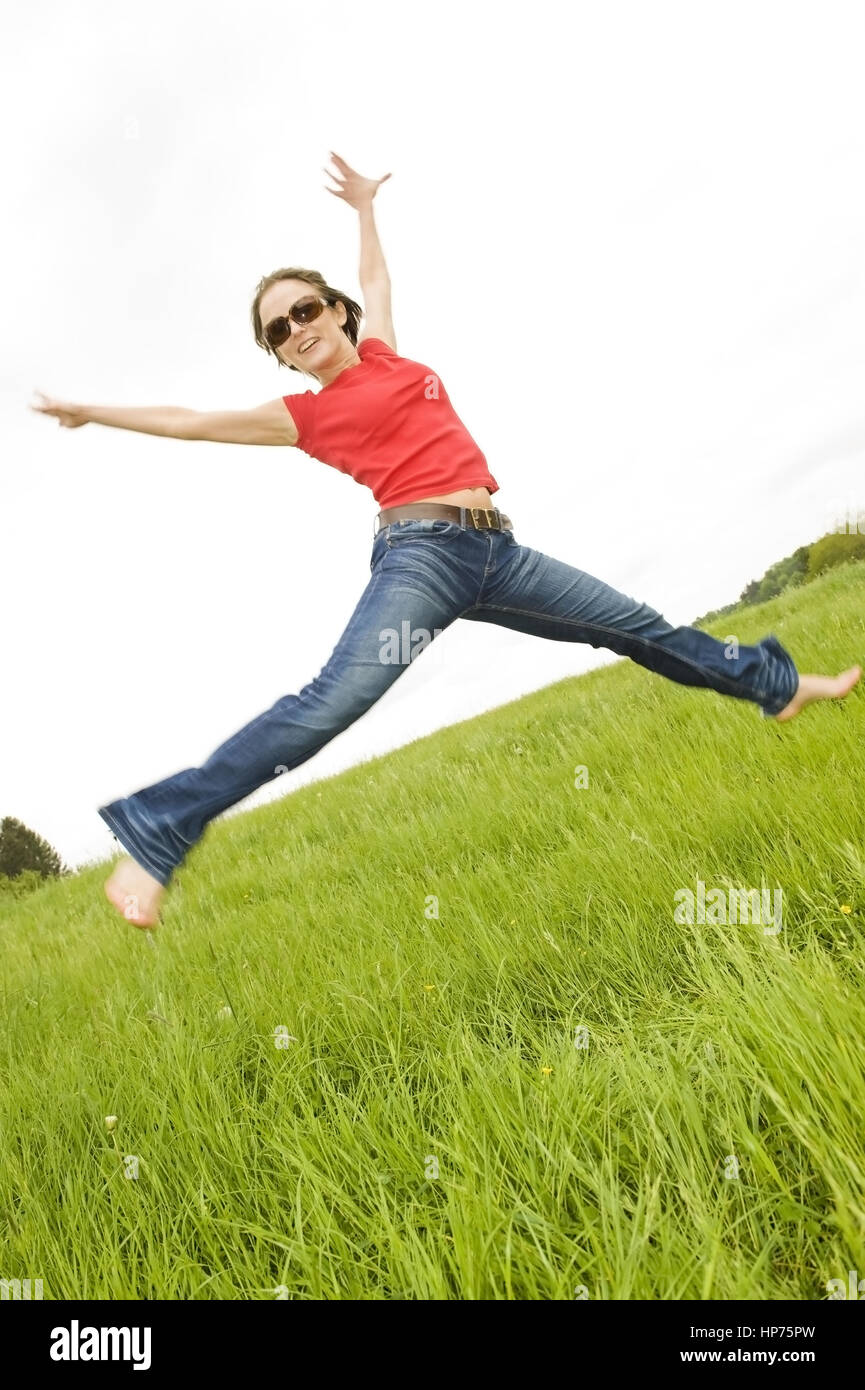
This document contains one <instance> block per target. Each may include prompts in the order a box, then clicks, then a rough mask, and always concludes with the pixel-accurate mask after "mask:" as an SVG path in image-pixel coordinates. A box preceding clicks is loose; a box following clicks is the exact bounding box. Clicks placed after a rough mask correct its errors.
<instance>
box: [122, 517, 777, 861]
mask: <svg viewBox="0 0 865 1390" xmlns="http://www.w3.org/2000/svg"><path fill="white" fill-rule="evenodd" d="M370 571H371V573H370V579H369V583H368V584H367V586H366V588H365V590H364V592H363V594H362V595H361V598H360V601H359V603H358V605H357V607H356V608H355V610H354V613H353V614H352V616H351V618H350V619H349V623H348V626H347V628H346V629H345V632H344V633H343V634H342V636H341V637H340V639H339V641H338V642H337V644H336V647H335V648H334V650H333V653H332V654H331V656H330V658H329V659H328V661H327V663H326V664H325V666H324V667H323V669H322V670H321V671H320V672H319V674H318V675H317V676H316V677H315V679H314V680H312V681H310V682H309V684H308V685H305V686H304V687H303V689H302V690H301V691H300V692H299V694H297V695H283V696H282V698H281V699H279V700H277V701H276V704H274V705H272V706H271V708H270V709H269V710H265V712H264V713H263V714H260V715H259V716H258V717H257V718H256V719H253V720H252V721H251V722H250V723H249V724H247V725H246V726H245V727H244V728H242V729H241V730H240V731H239V732H238V733H236V734H234V735H233V736H232V737H231V738H229V739H228V740H227V741H226V742H225V743H223V744H222V745H221V746H220V747H219V748H217V749H216V751H215V752H214V753H212V754H211V755H210V757H209V758H208V759H207V761H206V762H205V763H203V764H202V766H201V767H189V768H186V769H185V770H184V771H183V772H177V773H175V774H174V775H173V776H172V777H166V778H165V779H164V780H163V781H161V782H156V783H154V784H153V786H150V787H145V788H144V789H143V790H142V791H138V792H135V793H134V794H133V795H131V796H127V797H125V798H123V799H121V800H119V801H112V802H111V803H110V804H109V805H107V806H101V807H99V815H100V816H101V817H102V819H103V820H104V821H105V822H106V824H107V825H108V826H109V827H110V828H111V830H112V831H113V832H114V834H115V835H116V836H117V838H118V840H119V841H120V843H121V844H122V845H123V846H124V848H125V849H126V850H128V852H129V854H131V856H132V857H133V859H136V860H137V861H138V863H139V864H141V865H143V867H144V868H145V869H146V870H147V871H148V872H149V873H151V874H152V875H153V876H154V878H156V879H158V880H159V882H160V883H162V884H167V883H168V881H169V878H170V877H171V874H172V871H173V870H174V869H175V868H176V867H177V865H178V864H180V863H181V861H182V860H183V858H184V857H185V855H186V854H187V853H188V851H189V849H190V848H191V846H192V845H194V844H195V843H196V841H197V840H198V839H199V838H200V837H201V835H202V834H203V832H204V828H205V826H206V825H207V824H208V822H209V821H211V820H212V819H213V818H214V817H215V816H218V815H219V814H220V813H221V812H222V811H225V810H227V809H228V808H229V807H230V806H233V805H234V803H235V802H237V801H241V800H242V799H243V798H244V797H246V796H249V795H250V794H251V793H252V792H254V791H255V790H256V788H258V787H261V786H263V785H264V784H265V783H266V782H272V781H273V780H274V779H275V778H276V777H278V776H280V775H281V773H282V772H285V771H288V770H289V769H290V768H294V767H299V766H300V765H301V763H305V762H306V761H307V759H308V758H311V757H313V756H314V754H316V753H317V752H318V751H319V749H321V748H324V746H325V744H327V743H329V742H330V740H331V739H332V738H335V737H336V735H337V734H339V733H341V732H342V731H343V730H344V729H347V728H348V727H349V725H350V724H353V723H354V721H355V720H356V719H360V717H361V715H362V714H365V713H366V711H367V710H368V709H369V708H370V707H371V706H372V705H374V704H375V702H376V700H378V699H380V698H381V696H382V695H383V694H384V692H385V691H386V690H387V689H388V688H389V687H390V686H391V685H392V684H393V682H394V681H395V680H397V678H398V677H399V676H400V675H401V674H402V672H403V671H404V670H405V669H406V666H407V665H408V664H409V662H410V660H412V659H415V658H416V657H417V655H418V654H419V653H420V652H421V651H422V650H423V648H424V646H425V645H427V643H428V642H429V641H432V640H433V639H434V637H435V635H436V634H437V633H438V632H441V631H443V630H444V629H445V628H447V627H448V626H449V625H450V624H451V623H452V622H453V621H454V620H455V619H456V618H467V619H470V620H471V621H474V622H482V623H498V624H500V625H501V626H503V627H510V628H514V629H516V631H518V632H528V633H532V634H534V635H535V636H537V637H547V638H551V639H553V640H554V641H557V642H587V643H589V645H591V646H593V647H605V648H608V649H609V650H610V651H613V652H617V653H618V654H619V655H620V656H627V657H630V658H631V660H632V661H636V662H637V663H639V665H640V666H645V667H647V668H648V669H649V670H650V671H656V672H657V673H658V674H659V675H662V676H666V677H667V678H668V679H669V680H672V681H677V682H678V683H679V684H680V685H694V686H702V687H704V688H706V689H709V690H716V691H718V693H719V694H721V695H731V696H733V697H734V699H739V700H753V701H754V702H755V703H756V704H757V705H759V706H760V707H761V709H762V711H763V714H764V716H769V715H773V714H777V713H778V712H779V711H780V710H782V709H783V708H784V706H785V705H786V704H788V703H789V701H790V700H791V699H792V698H793V696H794V694H795V693H796V690H797V687H798V684H799V676H798V673H797V670H796V667H795V665H794V663H793V660H792V658H791V657H790V655H789V654H788V653H787V652H786V651H785V650H784V648H783V647H782V646H781V644H780V643H779V642H778V640H777V639H776V638H775V637H774V636H768V637H766V638H764V639H763V641H762V642H760V643H759V644H758V645H757V646H754V647H748V646H739V647H738V650H735V647H734V650H733V651H732V652H731V651H730V648H729V647H725V645H724V643H723V642H720V641H718V640H717V638H715V637H710V636H709V635H708V634H707V633H704V632H700V631H699V629H697V628H693V627H672V626H671V625H670V623H668V622H666V620H665V619H664V618H662V617H661V615H660V613H657V612H656V611H655V609H654V608H650V607H648V605H647V604H645V603H638V602H637V600H636V599H633V598H629V597H628V596H627V595H625V594H622V593H619V592H618V591H617V590H615V589H611V588H610V587H609V586H608V585H607V584H603V583H602V582H601V581H600V580H599V579H593V578H592V576H591V575H589V574H585V573H584V572H583V571H582V570H579V569H575V568H574V567H573V565H567V564H565V563H564V562H563V561H561V560H554V559H552V558H551V557H550V556H548V555H543V554H541V553H540V552H539V551H537V550H531V549H530V548H529V547H528V546H525V545H520V544H519V542H518V541H517V540H516V539H515V538H514V533H513V531H487V530H484V531H476V530H474V528H473V527H471V526H467V527H463V526H461V525H460V524H459V523H458V522H456V521H446V520H428V519H424V520H411V521H397V522H394V523H392V524H391V525H390V526H386V527H384V528H383V529H381V530H380V531H379V532H378V534H377V535H376V537H375V540H374V542H373V547H372V558H371V562H370ZM731 646H734V644H731Z"/></svg>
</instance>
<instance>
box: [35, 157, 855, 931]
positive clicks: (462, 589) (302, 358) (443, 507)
mask: <svg viewBox="0 0 865 1390" xmlns="http://www.w3.org/2000/svg"><path fill="white" fill-rule="evenodd" d="M332 159H333V162H334V164H335V165H336V167H337V169H338V171H339V173H338V174H331V173H330V172H329V171H326V172H327V173H328V177H329V178H330V179H332V180H333V182H335V183H336V184H337V185H338V187H337V188H328V189H327V191H328V192H329V193H333V194H334V195H335V196H336V197H339V198H342V199H343V200H344V201H345V202H346V203H348V205H349V206H350V207H352V208H354V209H355V210H356V211H357V212H358V214H359V216H360V246H361V250H360V275H359V281H360V287H361V292H362V296H363V307H361V305H360V304H357V303H355V301H354V300H352V299H350V298H349V297H348V295H346V294H343V293H342V292H341V291H340V290H338V289H335V288H334V287H333V286H332V285H330V284H328V283H327V281H326V280H325V279H324V278H323V277H322V276H321V275H320V274H319V273H318V272H317V271H314V270H304V269H298V268H293V269H288V270H285V269H283V270H276V271H274V272H273V273H272V274H271V275H266V276H265V277H264V279H262V280H261V281H260V282H259V284H258V286H257V289H256V292H255V298H254V300H253V303H252V310H251V316H252V328H253V332H254V335H255V341H256V343H257V344H258V345H259V347H261V348H263V349H264V350H265V351H266V352H268V353H270V354H272V355H273V356H274V357H275V358H276V360H277V363H278V364H280V365H284V366H287V367H290V368H291V369H292V370H293V371H298V372H302V373H303V374H305V375H306V376H309V377H312V378H313V379H314V380H315V382H316V383H317V387H318V389H317V390H315V391H313V390H306V391H301V392H296V393H292V394H289V395H286V396H278V397H277V399H276V400H274V401H268V402H267V403H266V404H265V405H262V406H259V407H258V408H256V409H252V410H237V411H217V412H212V413H211V412H208V413H201V412H198V411H193V410H184V409H180V408H174V407H167V408H164V407H159V406H156V407H144V408H141V407H132V408H127V407H115V406H85V405H71V404H69V403H63V402H60V401H56V400H52V399H50V398H48V397H46V396H44V395H43V393H42V392H37V394H38V395H40V396H42V399H43V404H41V405H34V406H31V409H33V410H38V411H41V412H42V413H43V414H45V415H53V416H56V417H57V419H58V420H59V422H60V424H61V425H63V426H65V427H66V428H68V429H74V428H76V427H77V426H79V425H84V424H87V423H88V422H93V423H95V424H100V425H110V426H113V427H114V428H116V429H126V430H138V431H141V432H143V433H145V434H155V435H163V436H165V435H167V436H169V437H171V438H174V439H206V440H213V441H218V442H220V443H228V444H293V445H296V446H297V447H299V448H300V449H302V450H304V452H305V453H307V454H309V455H311V456H312V457H313V458H315V459H318V460H319V461H321V462H323V463H327V464H330V465H331V466H332V467H334V468H337V469H339V470H340V472H343V473H348V474H349V475H350V476H351V477H353V478H354V479H355V480H356V481H357V482H359V483H361V484H363V485H364V486H366V487H368V488H369V489H370V491H371V492H372V494H373V497H374V498H375V500H376V502H377V504H378V506H379V508H380V510H379V512H378V516H377V518H376V526H377V529H376V531H375V534H374V540H373V545H372V552H371V562H370V578H369V582H368V584H367V586H366V588H365V590H364V592H363V594H362V595H361V597H360V601H359V602H358V604H357V607H356V608H355V610H354V613H353V614H352V616H351V618H350V620H349V623H348V626H347V628H346V629H345V632H344V633H343V634H342V637H341V638H340V639H339V641H338V642H337V644H336V646H335V648H334V650H333V653H332V654H331V656H330V658H329V660H328V661H327V663H326V664H325V666H324V667H323V669H322V670H321V671H320V672H319V674H318V675H317V676H316V677H315V679H314V680H312V681H310V683H309V684H308V685H305V686H304V687H303V689H302V690H301V691H300V693H299V694H297V695H284V696H283V697H282V698H281V699H279V700H277V701H276V703H275V704H274V705H273V706H272V707H271V708H270V709H269V710H266V711H265V712H264V713H263V714H260V715H259V716H258V718H256V719H253V720H252V721H251V722H250V723H249V724H247V725H246V726H245V728H243V729H241V730H240V732H239V733H236V734H234V736H233V737H232V738H229V739H228V740H227V742H225V743H223V744H222V745H221V747H219V748H217V749H216V751H215V752H214V753H212V754H211V756H210V757H209V758H208V759H207V761H206V762H205V763H203V765H202V766H201V767H190V768H186V769H185V771H183V772H178V773H175V775H174V776H172V777H167V778H165V779H164V780H163V781H161V782H156V783H155V784H154V785H152V786H149V787H145V788H143V789H142V790H141V791H138V792H135V793H134V794H133V795H131V796H128V797H125V798H123V799H121V800H118V801H112V802H111V803H109V804H108V805H106V806H101V807H99V815H100V816H101V817H102V819H103V820H104V821H105V823H106V824H107V825H108V826H109V827H110V828H111V830H112V831H113V832H114V834H115V835H116V837H117V839H118V840H119V841H120V843H121V844H122V845H123V847H124V849H126V850H127V851H128V853H129V854H130V855H131V856H132V857H131V858H128V859H121V860H120V861H119V862H118V864H117V866H116V868H115V869H114V871H113V873H112V874H111V877H110V878H109V879H108V880H107V882H106V884H105V891H106V893H107V895H108V898H109V899H110V901H111V902H112V903H113V904H114V906H115V907H116V908H117V909H118V911H120V912H121V913H123V915H124V917H126V919H127V920H128V921H130V922H132V923H133V924H134V925H136V926H139V927H153V926H155V925H156V924H157V923H158V922H159V921H160V920H161V919H160V903H161V900H162V897H163V895H164V893H165V889H166V887H167V885H168V883H169V880H170V878H171V875H172V873H173V871H174V869H176V868H177V866H178V865H179V864H180V863H181V861H182V860H183V859H184V858H185V856H186V855H187V854H188V852H189V850H190V848H191V847H192V846H193V845H194V844H195V843H196V841H197V840H199V839H200V837H201V836H202V835H203V833H204V829H205V827H206V825H207V824H208V822H209V821H211V820H213V818H214V817H215V816H218V815H219V814H220V813H221V812H223V811H225V810H227V809H228V808H229V807H230V806H233V805H234V804H235V803H236V802H238V801H241V800H242V799H243V798H244V797H246V796H249V795H250V794H251V793H252V792H254V791H255V790H256V788H257V787H261V786H263V785H264V784H265V783H266V782H271V781H273V780H274V779H275V778H276V777H278V776H279V775H280V774H281V773H282V772H283V771H285V770H287V769H288V768H294V767H300V765H301V763H305V762H306V761H307V759H309V758H311V757H313V756H314V755H315V754H316V753H317V752H318V751H319V749H321V748H324V746H325V744H327V743H329V742H330V740H331V739H332V738H335V737H336V735H337V734H339V733H341V732H342V731H343V730H344V729H347V728H348V727H349V725H351V724H353V723H354V722H355V720H356V719H359V718H360V717H361V715H362V714H364V713H365V712H366V711H367V710H368V709H369V708H370V707H371V706H372V705H374V704H375V702H376V700H379V699H380V698H381V696H382V695H383V694H384V693H385V691H386V690H387V689H388V688H389V687H390V686H391V685H392V684H393V682H394V681H395V680H397V678H398V677H399V675H400V674H401V672H402V671H403V670H404V669H405V667H404V664H403V663H400V662H396V661H393V660H392V659H390V657H389V656H386V655H385V653H384V650H383V641H382V635H383V632H384V629H394V630H396V631H397V632H404V631H408V632H410V633H412V635H413V640H414V634H415V633H416V631H417V630H420V632H421V633H422V634H426V640H427V641H428V640H432V635H433V634H435V633H436V632H437V631H438V632H441V631H443V630H444V629H445V628H446V627H448V626H449V625H450V624H451V623H452V622H454V620H455V619H457V618H467V619H470V620H471V621H473V622H481V623H498V624H500V625H501V626H503V627H509V628H514V629H515V630H516V631H518V632H528V633H532V634H534V635H535V636H537V637H547V638H552V639H553V640H554V641H559V642H586V643H588V644H589V645H591V646H593V647H604V648H607V649H609V650H610V651H613V652H617V653H618V654H619V655H620V656H627V657H630V659H631V660H632V661H635V662H637V663H639V665H641V666H645V667H647V668H648V669H649V670H650V671H655V672H657V673H658V674H659V675H662V676H666V677H667V678H668V679H669V680H672V681H676V682H678V683H679V684H680V685H691V686H701V687H704V688H707V689H709V690H715V691H717V692H718V693H719V694H721V695H729V696H732V697H733V698H734V699H738V700H751V701H753V702H754V703H755V704H756V705H758V706H759V707H760V709H761V711H762V714H763V716H764V717H767V718H775V719H778V720H788V719H792V718H793V717H794V716H795V715H797V714H798V713H799V711H800V710H801V709H803V708H804V707H805V706H806V705H808V704H810V703H811V702H812V701H813V700H826V699H830V698H840V697H843V696H845V695H846V694H847V693H848V691H849V690H851V689H852V687H853V686H854V685H855V684H856V682H857V681H858V679H859V677H860V675H861V671H860V668H859V667H858V666H853V667H851V668H850V669H849V670H847V671H844V672H843V673H842V674H841V675H839V676H836V677H834V678H832V677H828V676H807V675H800V674H799V673H798V671H797V669H796V666H795V665H794V663H793V660H792V658H791V657H790V655H789V653H788V652H787V651H785V649H784V648H783V647H782V646H781V644H780V642H778V640H777V638H775V637H774V636H772V635H770V636H768V637H765V638H764V639H763V641H762V642H760V643H759V644H758V645H757V646H753V647H748V646H740V647H739V649H738V655H737V656H735V657H734V658H730V657H728V655H727V648H726V647H725V645H724V643H722V642H720V641H718V640H717V639H716V638H714V637H710V636H708V635H707V634H706V633H704V632H700V631H699V630H698V629H697V628H693V627H672V626H671V624H670V623H668V622H666V621H665V619H664V618H663V617H662V616H661V615H660V613H658V612H656V611H655V609H654V608H650V607H649V606H648V605H647V604H645V603H639V602H637V600H635V599H633V598H629V597H628V596H626V595H625V594H622V593H619V592H617V590H615V589H611V588H610V587H609V586H608V585H607V584H604V583H602V582H601V580H599V579H594V578H592V576H591V575H589V574H585V573H584V572H583V571H582V570H579V569H575V568H574V567H573V566H572V565H568V564H565V563H564V562H563V561H561V560H554V559H552V558H551V557H550V556H548V555H544V554H541V553H540V552H539V551H537V550H531V549H529V547H528V546H524V545H520V543H519V541H518V540H517V539H516V537H515V535H514V531H513V527H512V524H511V521H510V519H509V518H508V517H507V516H505V515H504V514H503V513H502V512H501V511H499V510H498V508H496V507H494V506H493V504H492V494H493V493H495V492H498V490H499V486H498V483H497V482H496V480H495V478H494V477H493V476H492V474H491V473H490V471H489V468H488V466H487V461H486V458H485V456H484V455H483V454H482V453H481V451H480V449H479V448H478V446H477V444H476V443H475V441H474V439H473V438H472V436H471V435H470V434H469V432H468V430H467V429H466V428H465V426H464V425H463V423H462V421H461V420H460V419H459V417H458V416H457V414H456V413H455V411H454V409H453V406H452V405H451V403H450V400H449V398H448V394H447V391H446V390H445V387H444V385H443V383H442V381H441V379H440V378H439V377H438V375H437V374H436V373H435V372H433V371H431V370H430V368H429V367H426V366H423V365H421V364H420V363H418V362H414V361H412V360H410V359H409V358H406V357H401V356H400V355H399V353H398V352H397V347H396V336H395V334H394V329H393V322H392V320H391V287H390V278H389V276H388V271H387V267H386V265H385V261H384V256H383V254H382V249H381V245H380V243H379V239H378V233H377V231H376V226H375V220H374V217H373V206H372V205H373V199H374V197H375V194H376V192H377V190H378V187H379V185H380V184H382V183H384V181H385V179H388V178H390V174H386V175H385V176H384V178H381V179H367V178H363V177H361V175H360V174H358V173H356V172H355V170H354V169H351V168H350V167H349V165H348V164H346V162H345V160H343V159H341V158H339V156H338V155H336V154H332ZM361 320H363V321H364V326H363V330H362V331H361ZM403 623H407V624H408V627H407V628H403V626H402V624H403ZM425 644H426V643H425V642H424V645H425ZM421 650H422V647H421Z"/></svg>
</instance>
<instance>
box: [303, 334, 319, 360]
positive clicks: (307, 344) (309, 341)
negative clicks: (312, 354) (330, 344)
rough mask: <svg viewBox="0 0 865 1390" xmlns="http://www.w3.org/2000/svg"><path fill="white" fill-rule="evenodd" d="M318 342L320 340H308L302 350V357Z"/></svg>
mask: <svg viewBox="0 0 865 1390" xmlns="http://www.w3.org/2000/svg"><path fill="white" fill-rule="evenodd" d="M317 342H318V338H308V339H307V341H306V342H305V343H304V345H303V347H302V348H301V349H300V356H301V357H302V356H303V354H304V353H305V352H308V351H309V349H310V348H313V347H315V345H316V343H317Z"/></svg>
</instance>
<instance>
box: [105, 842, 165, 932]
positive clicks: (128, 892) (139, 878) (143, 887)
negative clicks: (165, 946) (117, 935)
mask: <svg viewBox="0 0 865 1390" xmlns="http://www.w3.org/2000/svg"><path fill="white" fill-rule="evenodd" d="M164 893H165V887H164V885H163V884H161V883H160V882H159V880H158V879H157V878H154V877H153V875H152V874H149V873H148V872H147V870H146V869H143V868H142V867H141V865H140V864H139V863H138V862H137V861H136V860H135V859H121V860H120V861H119V863H118V864H117V867H116V868H115V870H114V872H113V874H112V875H111V877H110V878H109V879H107V880H106V883H105V895H106V897H107V898H108V900H109V902H112V903H113V904H114V906H115V907H116V908H117V911H118V912H122V913H123V916H124V917H125V918H126V920H127V922H131V923H132V925H133V926H134V927H145V928H147V927H155V926H157V925H158V924H159V922H161V920H162V919H161V917H160V916H159V904H160V903H161V902H162V898H163V895H164Z"/></svg>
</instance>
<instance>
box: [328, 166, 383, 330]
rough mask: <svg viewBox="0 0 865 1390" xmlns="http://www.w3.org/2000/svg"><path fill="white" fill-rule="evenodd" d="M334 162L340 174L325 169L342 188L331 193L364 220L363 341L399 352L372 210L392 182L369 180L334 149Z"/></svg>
mask: <svg viewBox="0 0 865 1390" xmlns="http://www.w3.org/2000/svg"><path fill="white" fill-rule="evenodd" d="M331 159H332V160H333V162H334V164H335V165H336V166H337V168H338V169H339V171H340V172H339V174H338V175H337V174H332V173H331V172H330V170H329V169H325V171H324V172H325V173H326V174H327V176H328V178H329V179H333V181H334V183H340V184H341V187H340V188H339V189H336V188H328V189H327V191H328V193H332V194H333V195H334V197H336V198H342V199H344V201H345V202H347V203H348V205H349V207H353V208H354V209H355V210H356V211H357V213H358V216H359V217H360V274H359V279H360V288H361V292H362V294H363V304H364V328H363V332H362V333H361V335H360V336H361V339H363V338H381V339H382V341H383V342H385V343H387V344H388V347H392V348H393V350H394V352H396V334H395V333H394V328H393V319H392V317H391V306H390V276H389V275H388V270H387V265H386V264H385V259H384V252H383V251H382V249H381V242H380V241H379V239H378V230H377V228H376V225H375V216H374V214H373V210H372V200H373V198H374V197H375V195H376V191H377V189H378V187H379V184H382V183H384V182H385V180H386V179H389V178H390V174H385V175H384V177H383V178H380V179H365V178H364V177H363V176H362V175H361V174H358V173H357V172H356V170H354V169H352V168H351V166H350V165H348V164H346V162H345V160H344V159H341V158H340V157H339V155H338V154H334V152H333V151H332V150H331ZM325 187H327V185H325Z"/></svg>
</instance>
